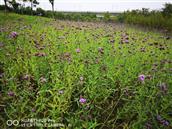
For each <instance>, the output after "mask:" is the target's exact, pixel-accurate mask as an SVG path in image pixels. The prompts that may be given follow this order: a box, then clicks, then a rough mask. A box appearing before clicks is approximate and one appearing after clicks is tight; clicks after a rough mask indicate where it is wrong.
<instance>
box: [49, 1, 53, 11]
mask: <svg viewBox="0 0 172 129" xmlns="http://www.w3.org/2000/svg"><path fill="white" fill-rule="evenodd" d="M49 2H50V4H51V6H52V11H53V12H54V0H49Z"/></svg>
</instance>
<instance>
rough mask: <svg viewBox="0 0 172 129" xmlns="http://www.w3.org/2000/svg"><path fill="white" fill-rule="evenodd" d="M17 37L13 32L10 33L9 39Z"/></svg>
mask: <svg viewBox="0 0 172 129" xmlns="http://www.w3.org/2000/svg"><path fill="white" fill-rule="evenodd" d="M17 36H18V33H17V32H14V31H13V32H11V33H10V37H11V38H17Z"/></svg>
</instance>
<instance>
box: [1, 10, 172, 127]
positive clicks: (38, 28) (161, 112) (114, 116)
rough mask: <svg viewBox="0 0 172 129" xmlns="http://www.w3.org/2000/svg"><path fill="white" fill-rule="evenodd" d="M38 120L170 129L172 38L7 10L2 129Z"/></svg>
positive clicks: (4, 19) (118, 26) (3, 34)
mask: <svg viewBox="0 0 172 129" xmlns="http://www.w3.org/2000/svg"><path fill="white" fill-rule="evenodd" d="M31 118H35V119H51V120H54V121H55V122H56V123H60V124H62V125H63V126H62V127H59V128H62V129H65V128H66V129H94V128H96V129H171V128H172V38H171V37H170V36H169V35H167V34H162V33H158V32H153V31H146V30H143V29H142V30H141V29H139V28H131V27H128V26H126V25H122V24H115V23H113V24H112V23H96V22H95V23H92V22H72V21H58V20H57V21H55V20H52V19H48V18H41V17H36V16H22V15H17V14H12V13H11V14H10V13H9V14H4V13H2V12H1V13H0V128H1V129H5V128H19V127H21V126H22V121H23V120H26V119H31ZM8 120H17V121H18V122H19V123H17V122H14V123H13V125H10V126H11V127H9V124H10V123H8V122H9V121H8ZM7 121H8V122H7ZM36 126H38V125H36ZM36 126H32V128H37V127H36Z"/></svg>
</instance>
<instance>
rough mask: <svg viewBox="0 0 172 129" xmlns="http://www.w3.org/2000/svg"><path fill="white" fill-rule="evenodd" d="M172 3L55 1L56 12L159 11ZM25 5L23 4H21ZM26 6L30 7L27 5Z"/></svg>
mask: <svg viewBox="0 0 172 129" xmlns="http://www.w3.org/2000/svg"><path fill="white" fill-rule="evenodd" d="M38 1H39V2H40V4H39V5H38V6H37V7H41V8H43V9H44V10H51V4H50V3H49V0H38ZM167 2H168V3H169V2H171V0H151V1H148V0H145V1H141V0H128V1H127V0H121V1H120V2H119V1H117V0H87V1H85V0H55V10H56V11H72V12H107V11H109V12H123V11H126V10H132V9H141V8H150V10H153V9H155V10H158V9H161V8H162V7H163V5H164V4H165V3H167ZM20 3H21V4H23V3H22V2H20ZM0 4H4V1H3V0H0ZM25 6H30V4H29V3H26V4H25Z"/></svg>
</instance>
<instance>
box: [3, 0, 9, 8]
mask: <svg viewBox="0 0 172 129" xmlns="http://www.w3.org/2000/svg"><path fill="white" fill-rule="evenodd" d="M4 3H5V10H9V9H10V8H9V7H8V0H4Z"/></svg>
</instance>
